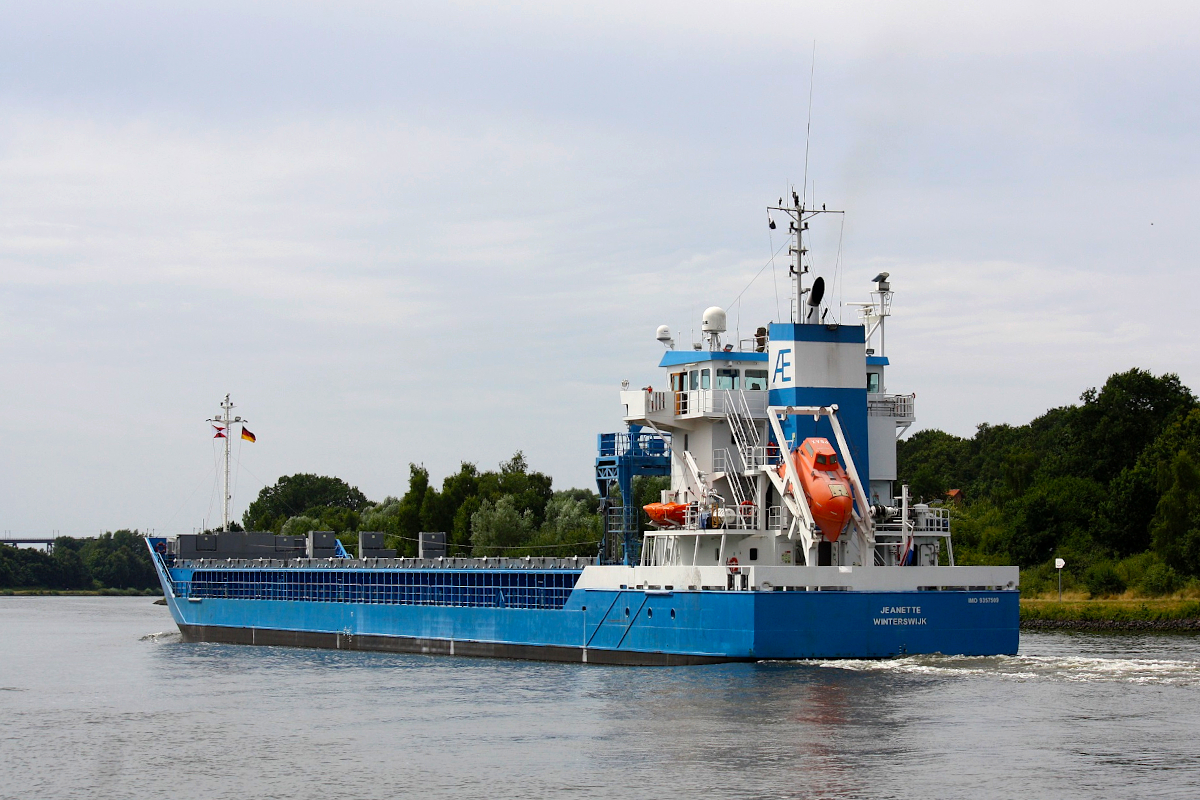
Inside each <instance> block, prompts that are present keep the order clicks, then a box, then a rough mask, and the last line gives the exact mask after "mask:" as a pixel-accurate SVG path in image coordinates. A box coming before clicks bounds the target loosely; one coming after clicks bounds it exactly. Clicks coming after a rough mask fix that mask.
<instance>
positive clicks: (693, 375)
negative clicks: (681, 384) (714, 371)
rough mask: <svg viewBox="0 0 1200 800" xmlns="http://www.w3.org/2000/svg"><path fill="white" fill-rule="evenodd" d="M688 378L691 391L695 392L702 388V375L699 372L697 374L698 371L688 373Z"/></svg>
mask: <svg viewBox="0 0 1200 800" xmlns="http://www.w3.org/2000/svg"><path fill="white" fill-rule="evenodd" d="M688 378H689V382H688V388H689V389H691V390H692V391H693V392H694V391H696V390H697V389H699V388H700V373H699V372H697V371H696V370H692V371H691V372H689V373H688Z"/></svg>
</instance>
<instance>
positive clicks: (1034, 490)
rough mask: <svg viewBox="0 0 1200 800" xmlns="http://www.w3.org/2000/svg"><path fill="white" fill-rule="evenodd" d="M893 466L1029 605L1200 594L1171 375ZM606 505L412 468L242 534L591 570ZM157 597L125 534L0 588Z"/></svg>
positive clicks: (1138, 379)
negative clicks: (389, 489) (1056, 592)
mask: <svg viewBox="0 0 1200 800" xmlns="http://www.w3.org/2000/svg"><path fill="white" fill-rule="evenodd" d="M897 459H898V474H899V480H900V482H902V483H908V484H909V486H910V490H911V493H912V495H913V496H914V498H916V499H918V500H925V501H927V502H935V503H946V502H947V500H946V497H947V493H948V492H949V491H950V490H951V489H958V490H959V493H958V497H959V498H960V501H961V502H958V503H955V504H953V505H952V511H951V514H952V518H953V531H954V548H955V555H956V558H957V562H958V563H960V564H1018V565H1019V566H1020V567H1021V568H1022V577H1021V581H1022V589H1023V591H1025V592H1031V593H1034V594H1037V593H1040V592H1043V591H1046V590H1048V589H1050V587H1051V586H1052V585H1053V583H1054V581H1055V578H1056V575H1055V569H1054V559H1055V558H1057V557H1061V558H1063V559H1065V560H1066V561H1067V564H1068V568H1067V571H1066V573H1065V583H1066V585H1067V587H1068V588H1075V587H1083V588H1086V589H1087V590H1088V591H1089V592H1091V593H1092V594H1093V595H1101V594H1118V593H1120V592H1123V591H1125V590H1126V589H1127V588H1128V589H1135V590H1137V591H1139V592H1142V593H1144V594H1151V595H1155V594H1167V593H1171V592H1175V591H1179V590H1181V589H1184V588H1187V587H1193V588H1200V402H1198V401H1197V398H1196V397H1195V395H1193V393H1192V392H1191V390H1189V389H1188V388H1187V387H1185V386H1184V385H1183V384H1182V383H1181V382H1180V380H1179V377H1178V376H1176V375H1174V374H1165V375H1161V376H1155V375H1153V374H1151V373H1149V372H1146V371H1144V370H1140V369H1132V370H1129V371H1127V372H1122V373H1118V374H1115V375H1112V376H1111V377H1109V379H1108V380H1107V381H1106V382H1105V383H1104V385H1103V386H1102V387H1101V388H1100V389H1098V390H1097V389H1088V390H1087V391H1085V392H1084V393H1083V394H1082V395H1081V397H1080V402H1079V403H1078V404H1073V405H1068V406H1063V407H1061V408H1054V409H1050V410H1049V411H1047V412H1046V413H1045V414H1043V415H1041V416H1039V417H1038V418H1036V419H1034V420H1033V421H1031V422H1030V423H1028V424H1027V425H989V424H986V423H985V424H981V425H979V426H978V428H977V429H976V431H975V435H974V436H972V437H970V438H963V437H959V436H954V435H951V434H948V433H945V432H943V431H940V430H924V431H920V432H918V433H915V434H913V435H912V436H911V437H909V438H908V439H906V440H901V441H900V443H899V445H898V452H897ZM666 485H667V479H666V478H639V479H638V480H637V481H636V482H635V484H634V488H635V494H636V497H635V501H634V502H635V503H636V504H637V505H638V506H639V507H640V506H642V505H644V504H646V503H649V502H652V501H654V500H656V499H657V497H658V493H659V491H660V490H661V489H663V488H666ZM600 500H601V498H600V497H599V496H598V495H597V494H596V492H594V491H592V490H590V489H565V490H559V491H555V490H554V488H553V481H552V479H551V478H550V476H548V475H545V474H544V473H541V472H538V471H536V470H532V469H531V468H530V467H529V464H528V463H527V461H526V459H525V456H524V455H523V454H522V453H521V452H520V451H518V452H517V453H516V454H514V455H513V457H512V458H510V459H508V460H507V461H505V462H503V463H501V464H500V465H499V466H498V468H496V469H492V470H480V469H479V468H478V467H476V465H475V464H473V463H471V462H462V463H461V465H460V467H459V469H458V471H457V472H455V473H453V474H451V475H448V476H446V477H445V478H444V479H443V480H442V482H441V486H440V487H439V486H436V485H435V484H434V483H433V482H432V481H431V479H430V475H429V472H428V470H427V469H425V467H424V466H421V465H418V464H410V465H409V484H408V488H407V491H405V493H404V494H403V495H401V496H398V497H397V496H388V497H385V498H383V500H381V501H378V502H373V501H371V500H369V499H368V498H367V497H366V496H365V495H364V494H363V493H362V492H361V491H359V489H358V488H357V487H354V486H350V485H349V484H347V483H346V482H345V481H343V480H341V479H340V478H336V477H330V476H321V475H313V474H296V475H290V476H283V477H281V478H280V479H279V480H278V481H276V482H275V484H273V485H271V486H268V487H265V488H264V489H262V491H260V492H259V494H258V497H257V498H256V499H255V500H254V502H252V503H251V504H250V506H249V507H248V508H247V509H246V512H245V514H244V515H243V516H242V525H240V526H237V527H238V528H244V529H246V530H256V531H272V532H274V533H276V534H290V535H303V534H305V533H307V532H308V531H310V530H330V531H335V532H336V533H337V534H338V536H339V538H341V539H342V541H343V544H345V545H346V547H347V549H350V550H353V548H354V546H355V545H356V544H357V534H358V532H359V531H382V532H383V533H384V535H385V547H389V548H392V549H395V550H396V551H397V553H398V554H399V555H401V556H414V555H416V553H417V539H418V534H419V533H420V532H421V531H444V532H445V533H446V534H447V545H448V551H449V554H450V555H459V556H494V555H508V556H521V555H550V556H571V555H580V556H594V555H596V554H597V552H598V545H599V542H600V539H601V536H602V531H603V524H602V520H601V517H600V505H601V503H600ZM646 522H647V520H645V519H644V516H643V526H645V524H646ZM156 586H157V579H156V576H155V574H154V570H153V567H152V565H151V563H150V559H149V557H148V554H147V551H146V548H145V545H144V544H143V542H142V540H141V538H140V537H139V536H138V535H137V533H136V532H133V531H127V530H124V531H117V532H115V533H110V534H105V535H104V536H102V537H100V538H99V539H71V538H68V537H61V538H60V539H58V540H56V542H55V545H54V547H53V549H52V551H51V552H49V553H44V552H40V551H37V550H28V549H17V548H13V547H0V587H42V588H52V589H136V590H144V589H153V588H154V587H156Z"/></svg>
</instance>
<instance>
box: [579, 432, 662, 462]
mask: <svg viewBox="0 0 1200 800" xmlns="http://www.w3.org/2000/svg"><path fill="white" fill-rule="evenodd" d="M597 450H598V453H599V455H600V456H601V457H607V458H613V457H617V456H623V455H627V454H632V455H635V456H637V455H645V456H664V455H666V454H668V453H670V452H671V436H670V434H664V433H655V432H653V431H638V432H637V433H636V434H631V433H630V432H629V431H619V432H617V433H601V434H600V435H599V442H598V444H597Z"/></svg>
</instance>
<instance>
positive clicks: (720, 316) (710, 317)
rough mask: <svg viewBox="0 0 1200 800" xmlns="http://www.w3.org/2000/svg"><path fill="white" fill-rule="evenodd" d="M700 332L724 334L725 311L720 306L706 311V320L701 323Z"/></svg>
mask: <svg viewBox="0 0 1200 800" xmlns="http://www.w3.org/2000/svg"><path fill="white" fill-rule="evenodd" d="M700 330H702V331H703V332H705V333H724V332H725V309H723V308H721V307H720V306H712V307H711V308H707V309H705V311H704V319H703V320H702V321H701V323H700Z"/></svg>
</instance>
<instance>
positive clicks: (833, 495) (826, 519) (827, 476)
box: [779, 437, 854, 542]
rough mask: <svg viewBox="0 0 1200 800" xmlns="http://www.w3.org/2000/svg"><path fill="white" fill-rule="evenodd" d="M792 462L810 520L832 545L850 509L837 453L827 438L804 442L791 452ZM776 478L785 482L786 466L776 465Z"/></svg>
mask: <svg viewBox="0 0 1200 800" xmlns="http://www.w3.org/2000/svg"><path fill="white" fill-rule="evenodd" d="M792 463H794V464H795V465H796V472H797V473H798V474H799V475H800V484H801V488H803V489H804V497H805V498H806V499H807V500H808V507H809V509H811V510H812V515H813V521H814V522H816V523H817V527H818V528H820V529H821V533H822V534H824V535H825V538H826V539H828V540H829V541H831V542H836V541H837V540H838V537H839V536H841V535H842V531H843V530H845V529H846V525H847V524H848V523H849V522H850V518H851V515H852V514H853V508H854V495H853V493H852V492H851V491H850V477H849V476H848V475H847V474H846V470H845V469H843V467H842V465H841V462H840V461H839V460H838V455H837V451H836V450H834V449H833V445H831V444H830V443H829V440H828V439H818V438H816V437H813V438H809V439H805V440H804V442H803V443H802V444H801V445H800V446H799V447H797V448H796V449H795V450H793V451H792ZM779 476H780V477H781V478H783V479H784V480H785V481H786V480H787V465H786V464H780V465H779Z"/></svg>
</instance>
